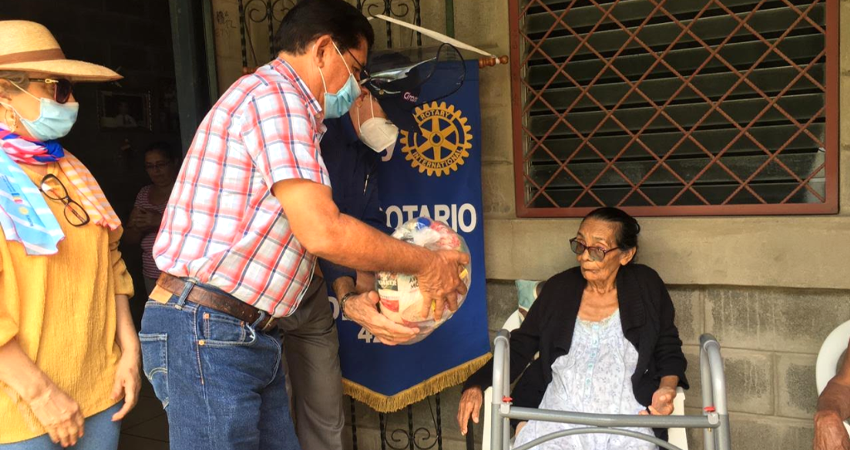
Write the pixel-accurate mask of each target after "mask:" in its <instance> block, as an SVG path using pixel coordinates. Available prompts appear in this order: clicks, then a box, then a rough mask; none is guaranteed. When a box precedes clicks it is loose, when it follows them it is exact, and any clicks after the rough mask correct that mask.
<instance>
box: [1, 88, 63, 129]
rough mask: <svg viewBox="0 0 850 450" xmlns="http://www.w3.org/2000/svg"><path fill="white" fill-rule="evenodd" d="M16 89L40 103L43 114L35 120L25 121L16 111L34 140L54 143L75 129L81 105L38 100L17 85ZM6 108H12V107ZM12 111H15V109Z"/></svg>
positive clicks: (44, 99)
mask: <svg viewBox="0 0 850 450" xmlns="http://www.w3.org/2000/svg"><path fill="white" fill-rule="evenodd" d="M13 84H14V83H13ZM15 87H17V88H18V89H20V90H21V91H22V92H24V93H25V94H27V95H29V96H30V97H32V98H34V99H36V100H38V101H39V103H40V106H41V112H40V114H39V115H38V118H37V119H35V120H27V119H24V117H23V116H21V115H20V114H19V113H18V111H15V114H18V117H20V119H21V123H22V124H24V127H25V128H26V129H27V131H29V133H30V134H31V135H32V137H33V138H35V139H38V140H39V141H41V142H47V141H52V140H54V139H59V138H61V137H65V136H66V135H67V134H68V133H69V132H70V131H71V128H73V127H74V123H75V122H76V121H77V114H79V112H80V104H79V103H77V102H68V103H65V104H62V103H57V102H56V101H55V100H52V99H49V98H38V97H36V96H35V95H32V94H30V93H29V92H27V91H26V90H25V89H22V88H21V87H20V86H18V85H16V84H15ZM5 106H8V107H10V108H12V106H11V105H5ZM12 109H13V110H14V108H12Z"/></svg>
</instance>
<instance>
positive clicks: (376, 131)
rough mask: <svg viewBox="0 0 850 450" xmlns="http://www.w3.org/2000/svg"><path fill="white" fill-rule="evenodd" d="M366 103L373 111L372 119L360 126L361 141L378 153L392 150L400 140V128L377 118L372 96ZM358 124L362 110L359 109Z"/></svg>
mask: <svg viewBox="0 0 850 450" xmlns="http://www.w3.org/2000/svg"><path fill="white" fill-rule="evenodd" d="M366 101H368V102H369V107H370V108H371V109H372V117H371V118H370V119H368V120H366V122H363V123H362V124H361V125H360V140H361V141H363V143H364V144H366V146H367V147H369V148H371V149H372V150H374V151H375V152H376V153H381V152H382V151H384V150H387V151H390V150H392V148H393V147H395V143H396V141H397V140H398V127H397V126H395V125H393V123H392V122H390V121H389V120H387V119H383V118H380V117H375V105H373V104H372V97H371V96H369V98H368V99H366ZM357 122H358V123H359V122H360V108H357Z"/></svg>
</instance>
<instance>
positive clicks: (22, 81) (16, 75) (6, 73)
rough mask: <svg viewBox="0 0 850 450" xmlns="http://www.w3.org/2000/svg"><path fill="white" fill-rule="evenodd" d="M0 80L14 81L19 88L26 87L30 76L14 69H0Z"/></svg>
mask: <svg viewBox="0 0 850 450" xmlns="http://www.w3.org/2000/svg"><path fill="white" fill-rule="evenodd" d="M0 80H8V81H11V82H12V83H15V84H17V85H18V87H20V88H21V89H26V88H27V87H28V86H29V85H30V77H29V75H27V74H26V72H17V71H14V70H0Z"/></svg>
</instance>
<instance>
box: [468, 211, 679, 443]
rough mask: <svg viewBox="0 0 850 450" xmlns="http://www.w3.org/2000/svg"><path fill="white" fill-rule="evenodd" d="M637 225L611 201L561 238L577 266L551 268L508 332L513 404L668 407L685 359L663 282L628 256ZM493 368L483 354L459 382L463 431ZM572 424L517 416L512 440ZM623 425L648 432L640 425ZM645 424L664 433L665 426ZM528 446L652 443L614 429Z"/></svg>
mask: <svg viewBox="0 0 850 450" xmlns="http://www.w3.org/2000/svg"><path fill="white" fill-rule="evenodd" d="M639 232H640V226H639V225H638V223H637V221H636V220H635V219H634V218H633V217H631V216H629V215H628V214H626V213H625V212H623V211H622V210H619V209H617V208H600V209H597V210H595V211H593V212H591V213H590V214H588V215H587V216H586V217H585V218H584V220H583V221H582V223H581V226H580V227H579V230H578V233H577V234H576V237H575V238H573V239H570V248H571V249H572V251H573V252H574V253H575V254H576V259H577V260H578V263H579V267H574V268H572V269H569V270H567V271H565V272H562V273H559V274H558V275H555V276H554V277H552V278H550V279H549V280H548V281H547V282H546V283H545V284H544V286H543V290H542V292H541V293H540V296H539V297H538V299H537V300H536V301H535V303H534V305H533V306H532V307H531V310H530V311H529V312H528V316H527V317H526V319H525V321H524V322H523V324H522V326H521V327H520V328H519V329H518V330H516V331H514V332H513V333H512V334H511V346H510V350H511V355H510V362H511V367H510V377H511V382H514V381H516V379H517V378H519V377H520V375H522V378H521V379H520V381H519V382H518V384H517V385H516V387H515V388H514V391H513V393H512V396H513V403H514V405H516V406H525V407H531V408H542V409H550V410H561V411H574V412H583V413H599V414H644V415H645V414H652V415H669V414H671V413H672V412H673V399H674V398H675V396H676V386H682V387H684V388H685V389H687V387H688V384H687V380H686V379H685V368H686V367H687V361H686V360H685V356H684V355H683V354H682V341H681V340H680V339H679V331H678V330H677V329H676V325H675V324H674V320H673V319H674V310H673V303H672V301H671V300H670V295H669V294H668V293H667V289H666V288H665V286H664V282H663V281H662V280H661V278H660V277H659V276H658V274H657V273H656V272H655V271H654V270H652V269H651V268H649V267H647V266H643V265H640V264H635V263H634V262H633V261H634V258H635V254H636V253H637V248H638V233H639ZM538 352H539V353H540V356H539V358H538V359H536V360H534V356H535V354H537V353H538ZM529 363H530V364H531V365H530V366H528V365H529ZM526 367H527V369H526ZM492 373H493V367H492V362H491V363H489V364H487V365H486V366H484V367H483V368H482V369H481V370H479V371H478V372H476V373H475V374H473V375H472V377H470V378H469V380H468V381H467V382H466V384H465V385H464V392H463V396H462V397H461V400H460V406H459V408H458V416H457V419H458V423H459V425H460V429H461V432H462V433H464V434H466V431H467V430H466V429H467V423H468V421H469V418H470V416H471V417H472V419H473V421H474V422H476V423H477V422H478V415H479V411H480V409H481V404H482V402H483V392H482V390H483V389H485V388H487V387H488V386H490V384H491V381H492ZM577 426H578V425H571V424H560V423H554V422H540V421H534V420H532V421H530V422H527V423H520V424H519V425H518V426H517V434H516V440H515V445H521V444H525V443H528V442H530V441H532V440H534V439H536V438H539V437H541V436H544V435H547V434H549V433H552V432H555V431H559V430H564V429H569V428H575V427H577ZM630 430H632V431H636V432H640V433H644V434H649V435H651V434H653V430H650V429H648V428H630ZM654 433H655V435H656V436H658V437H659V438H661V439H666V438H667V430H666V429H656V430H654ZM536 448H538V449H545V450H550V449H594V450H605V449H612V450H613V449H641V450H643V449H655V448H656V447H655V445H654V444H651V443H649V442H646V441H642V440H639V439H635V438H630V437H625V436H620V435H610V434H585V435H580V436H568V437H563V438H559V439H555V440H551V441H548V442H546V443H544V444H542V445H540V446H538V447H536Z"/></svg>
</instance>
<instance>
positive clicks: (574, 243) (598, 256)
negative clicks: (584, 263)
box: [570, 238, 620, 262]
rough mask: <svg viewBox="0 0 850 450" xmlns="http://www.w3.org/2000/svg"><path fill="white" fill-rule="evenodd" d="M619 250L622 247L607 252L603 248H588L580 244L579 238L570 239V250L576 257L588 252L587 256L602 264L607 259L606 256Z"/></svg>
mask: <svg viewBox="0 0 850 450" xmlns="http://www.w3.org/2000/svg"><path fill="white" fill-rule="evenodd" d="M619 249H620V247H614V248H609V249H607V250H606V249H604V248H602V247H588V246H587V245H586V244H585V243H583V242H580V241H579V240H578V238H572V239H570V250H572V251H573V253H575V254H576V255H581V254H582V253H584V252H585V251H587V255H588V256H590V260H591V261H596V262H600V261H602V260H603V259H605V256H606V255H608V253H610V252H613V251H614V250H619Z"/></svg>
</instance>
